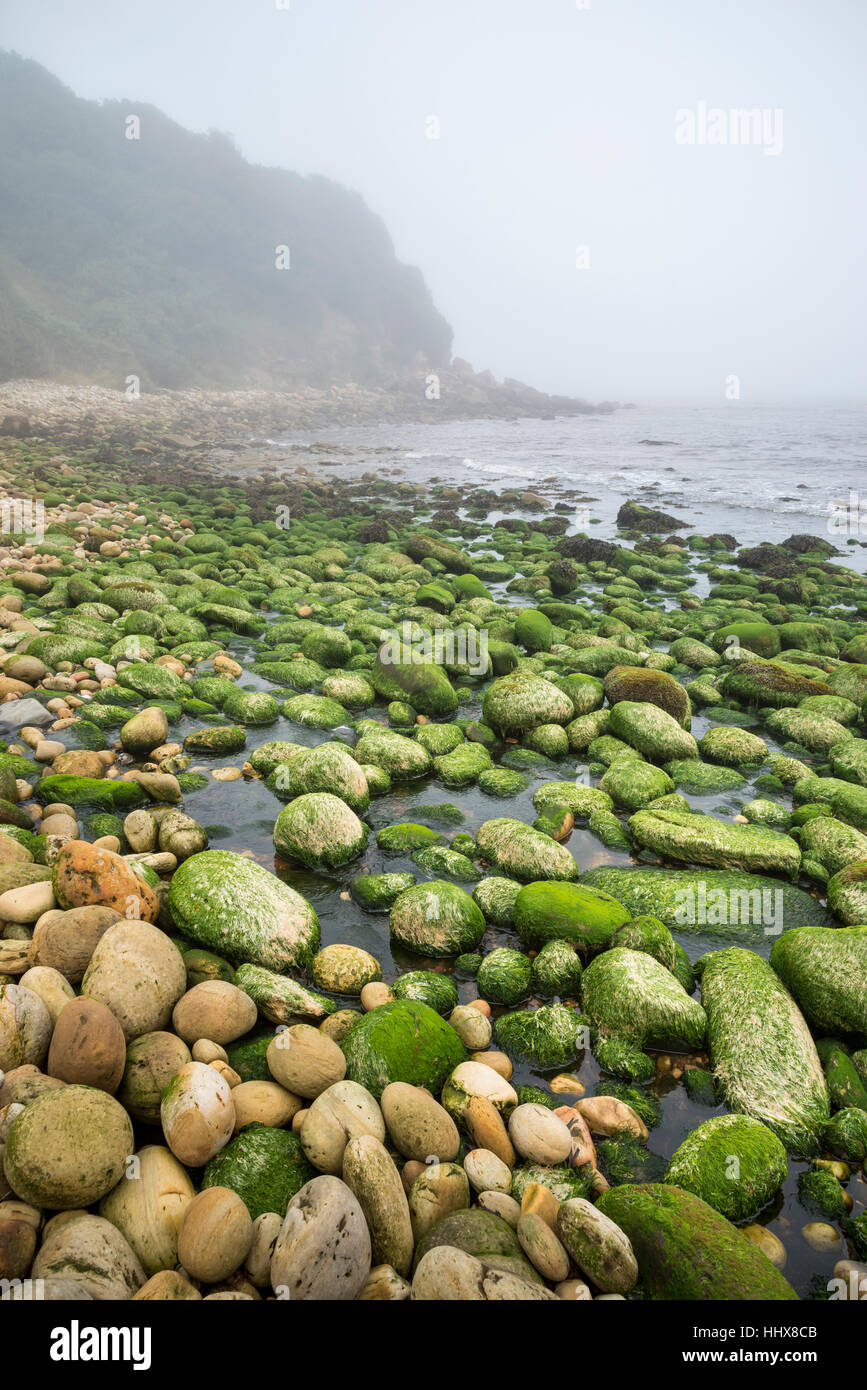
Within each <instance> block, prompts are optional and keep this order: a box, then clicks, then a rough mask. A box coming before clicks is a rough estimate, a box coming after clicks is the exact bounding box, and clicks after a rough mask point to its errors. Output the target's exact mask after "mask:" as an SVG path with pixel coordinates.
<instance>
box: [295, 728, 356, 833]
mask: <svg viewBox="0 0 867 1390" xmlns="http://www.w3.org/2000/svg"><path fill="white" fill-rule="evenodd" d="M282 790H284V791H286V792H288V793H289V794H290V795H292V796H302V795H304V794H305V793H309V792H330V793H331V794H332V795H333V796H339V797H340V799H341V801H345V802H346V805H347V806H349V808H350V809H351V810H352V811H354V812H355V813H356V815H359V816H362V815H364V812H365V811H366V810H367V808H368V806H369V805H370V793H369V791H368V789H367V778H366V777H365V775H364V773H363V772H362V770H361V768H360V767H359V765H358V763H357V762H356V761H355V758H354V757H353V756H352V754H351V753H350V751H349V749H348V748H347V747H346V745H345V744H344V743H320V744H318V745H317V746H316V747H315V748H306V749H304V750H303V751H302V752H300V753H298V754H297V755H296V756H294V757H293V758H292V759H291V761H290V762H288V763H286V764H284V776H283V787H282Z"/></svg>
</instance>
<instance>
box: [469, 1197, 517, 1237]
mask: <svg viewBox="0 0 867 1390" xmlns="http://www.w3.org/2000/svg"><path fill="white" fill-rule="evenodd" d="M476 1204H477V1205H478V1206H480V1207H481V1208H482V1211H490V1212H492V1213H493V1214H494V1216H501V1217H502V1218H503V1220H504V1221H508V1223H509V1225H510V1226H511V1228H512V1230H513V1231H516V1230H517V1229H518V1222H519V1221H520V1219H521V1208H520V1206H519V1205H518V1203H517V1202H516V1201H515V1199H514V1197H511V1196H509V1194H508V1192H480V1193H479V1195H478V1197H477V1198H476Z"/></svg>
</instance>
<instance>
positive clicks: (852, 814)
mask: <svg viewBox="0 0 867 1390" xmlns="http://www.w3.org/2000/svg"><path fill="white" fill-rule="evenodd" d="M792 796H793V798H794V800H795V803H796V804H797V805H804V804H806V803H810V804H813V803H816V804H818V805H820V806H830V807H831V810H832V811H833V812H834V815H835V816H836V817H837V819H838V820H841V821H845V823H846V824H847V825H853V826H854V827H855V829H856V830H861V831H863V832H864V834H867V787H861V786H857V785H856V784H854V783H852V782H847V781H845V780H843V779H842V778H839V777H816V776H814V775H813V774H810V775H809V776H807V777H802V778H800V780H799V781H797V782H796V783H795V785H794V788H793V791H792Z"/></svg>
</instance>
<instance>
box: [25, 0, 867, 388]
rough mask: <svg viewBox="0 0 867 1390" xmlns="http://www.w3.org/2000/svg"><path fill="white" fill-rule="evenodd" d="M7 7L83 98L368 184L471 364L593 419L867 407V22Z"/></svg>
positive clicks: (813, 16)
mask: <svg viewBox="0 0 867 1390" xmlns="http://www.w3.org/2000/svg"><path fill="white" fill-rule="evenodd" d="M5 10H6V12H5V13H4V20H5V23H4V28H3V37H2V43H3V45H4V46H5V47H7V48H11V49H13V50H15V51H16V52H18V53H20V54H21V55H22V56H23V57H27V58H32V59H34V60H35V61H37V62H39V63H41V64H43V65H44V66H45V67H46V68H48V70H49V71H50V72H52V73H53V74H55V75H56V76H57V77H58V78H59V79H60V80H61V81H62V82H63V83H64V84H65V85H67V86H68V87H70V88H71V89H72V91H73V92H75V93H76V95H79V96H82V97H86V98H88V99H91V100H93V99H102V100H107V99H113V100H117V99H123V100H127V101H129V102H130V110H131V113H133V114H134V112H135V103H136V102H138V103H147V104H149V105H153V106H156V107H158V108H159V109H160V110H162V111H163V112H165V114H166V115H168V116H169V117H170V118H171V119H172V120H174V121H177V122H178V123H179V124H181V125H182V126H185V127H187V128H189V129H191V130H194V131H207V130H219V131H223V132H226V133H227V134H229V135H230V136H231V138H232V140H233V143H234V144H235V146H236V148H237V149H238V151H239V152H240V153H241V154H242V155H243V156H244V158H245V159H247V160H249V161H251V162H252V163H254V164H257V165H264V166H272V167H280V168H285V169H289V170H293V171H296V172H298V173H301V174H305V175H306V174H320V175H323V176H324V177H327V178H329V179H332V180H335V181H337V182H339V183H340V184H343V185H345V186H347V187H349V188H350V189H354V190H357V191H358V192H359V193H360V194H361V196H362V197H363V198H364V200H365V202H366V203H367V205H368V207H369V208H370V209H371V211H372V212H373V213H374V214H376V215H378V216H380V217H382V219H383V220H384V222H385V225H386V227H387V230H388V232H389V234H390V236H391V238H392V240H393V242H394V245H395V250H396V254H397V256H398V257H399V259H400V260H401V261H403V262H406V263H408V264H410V265H414V266H417V267H418V268H419V269H420V271H421V273H422V275H423V276H424V278H425V281H426V283H427V285H428V287H429V289H430V291H431V294H432V296H433V300H434V303H435V305H436V307H437V309H438V310H439V311H440V312H441V313H442V314H443V315H444V317H445V318H446V319H447V320H448V322H449V323H450V324H451V325H452V328H453V329H454V342H453V352H454V355H455V356H458V357H462V358H465V359H467V360H469V361H470V362H472V364H473V366H474V367H475V368H476V369H477V370H482V369H486V368H487V369H490V370H492V371H493V372H494V373H495V375H496V376H497V377H498V378H501V379H502V378H504V377H513V378H518V379H520V380H523V381H526V382H529V383H530V384H531V385H533V386H535V387H538V388H539V389H541V390H544V391H549V392H554V393H563V394H568V395H573V396H581V397H584V398H586V399H589V400H602V399H616V400H620V401H635V402H637V403H639V404H651V403H660V404H662V403H665V404H668V403H684V404H707V405H725V404H727V403H728V402H730V401H731V402H732V403H739V404H750V405H765V404H767V405H770V404H773V403H789V404H807V403H810V402H813V401H815V402H822V403H832V402H839V403H846V404H855V403H860V402H862V401H863V396H864V391H863V384H862V375H863V374H862V372H861V371H860V370H859V366H858V364H859V362H860V361H862V360H863V356H864V348H865V342H864V328H863V314H862V313H861V312H860V309H861V303H860V302H859V301H862V300H863V289H864V269H863V264H862V261H861V257H860V245H859V236H858V233H859V231H860V227H859V221H860V220H861V219H860V218H859V216H858V214H859V213H863V203H864V192H863V181H862V182H860V183H859V181H858V179H857V172H856V170H857V166H856V163H855V159H856V150H857V127H858V115H859V114H860V113H861V104H862V103H863V97H862V96H861V95H860V94H859V92H858V90H857V86H856V83H857V81H858V73H857V71H856V63H857V46H858V45H857V36H858V34H859V33H860V34H861V35H862V36H863V32H864V28H865V26H864V18H863V14H861V13H859V11H858V8H857V7H856V5H855V4H852V3H845V2H844V0H837V3H833V4H832V5H831V6H830V10H831V11H833V12H834V13H835V15H836V23H833V24H832V23H830V22H829V18H830V16H829V10H828V9H825V10H824V11H822V13H821V14H819V13H818V12H816V13H813V12H806V11H799V12H794V13H793V12H792V10H791V7H784V6H783V5H782V4H780V3H776V0H771V2H770V3H766V4H764V5H763V6H762V7H761V13H760V14H756V13H754V12H753V11H751V10H750V9H748V7H747V6H746V4H744V3H740V2H739V3H736V4H734V5H732V6H729V7H728V8H727V12H726V14H725V15H724V16H723V15H716V14H710V13H707V12H705V13H701V12H698V13H695V12H694V7H689V6H687V5H685V4H684V3H681V0H672V3H670V4H666V5H663V6H661V7H658V8H657V9H655V10H654V11H653V14H652V16H650V18H648V14H647V11H646V8H642V7H641V6H640V5H638V4H637V3H633V2H632V0H624V3H622V4H620V5H609V4H605V3H603V2H602V0H590V3H589V4H584V5H574V6H572V5H569V4H565V3H564V4H558V5H555V6H551V7H548V8H547V9H546V11H545V12H544V13H539V12H538V11H533V12H532V24H530V23H528V22H527V21H528V19H529V17H530V11H529V10H528V8H527V7H526V6H525V5H523V4H521V3H518V0H501V3H499V4H497V5H494V4H492V3H488V0H480V3H478V4H475V5H474V6H473V7H472V13H471V14H462V13H461V12H460V11H461V7H460V6H457V5H454V4H447V5H445V6H440V7H438V9H437V11H436V13H427V12H426V11H423V10H422V11H416V12H415V13H413V14H412V15H410V14H408V13H406V7H405V6H403V7H402V6H400V5H399V4H396V3H395V2H394V0H373V3H371V4H369V5H366V6H365V7H363V12H358V7H352V6H351V5H349V4H348V3H346V0H329V3H327V4H324V5H320V6H319V7H318V8H317V9H316V10H314V9H313V7H312V5H310V4H307V3H305V0H292V3H291V5H287V6H284V7H281V6H280V4H279V2H278V3H275V4H273V6H272V5H267V6H263V7H262V8H260V9H259V10H258V11H255V12H253V13H249V12H247V11H244V12H243V13H242V10H241V7H240V6H239V5H238V4H236V3H215V4H208V5H203V4H201V3H199V0H193V3H190V4H188V5H186V6H185V7H184V14H183V18H182V20H180V21H179V20H178V17H177V15H176V14H175V13H174V12H173V10H172V7H171V6H168V5H167V4H165V3H164V0H155V3H153V4H152V5H151V6H150V7H149V10H148V15H147V20H146V22H142V21H140V20H139V19H138V18H137V16H135V15H129V16H122V17H120V18H118V16H117V15H116V13H114V12H113V10H112V7H110V6H108V5H106V4H105V3H104V0H91V2H90V3H87V4H83V5H79V6H77V7H76V11H77V12H76V13H75V14H73V13H67V12H65V11H64V9H63V7H62V6H60V5H58V4H57V3H56V0H46V3H45V4H43V5H41V6H40V7H39V11H38V13H37V12H32V13H26V12H21V11H19V12H18V13H15V12H14V9H13V7H11V6H7V7H5ZM10 11H12V12H11V13H10ZM846 29H848V30H849V31H850V34H851V39H852V42H851V43H841V42H840V35H841V32H842V31H845V30H846ZM167 36H171V42H170V43H168V42H167ZM328 74H333V76H334V79H335V80H333V81H329V80H328ZM214 235H215V237H219V228H215V230H214ZM859 291H860V294H859ZM733 381H735V382H736V387H735V388H732V386H731V383H732V382H733ZM733 392H734V393H733Z"/></svg>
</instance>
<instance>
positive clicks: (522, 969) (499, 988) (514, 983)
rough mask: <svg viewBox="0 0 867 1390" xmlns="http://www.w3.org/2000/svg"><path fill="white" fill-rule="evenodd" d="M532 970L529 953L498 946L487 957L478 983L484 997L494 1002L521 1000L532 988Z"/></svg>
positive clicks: (480, 969) (478, 975) (477, 980)
mask: <svg viewBox="0 0 867 1390" xmlns="http://www.w3.org/2000/svg"><path fill="white" fill-rule="evenodd" d="M532 973H533V966H532V964H531V961H530V958H529V956H525V955H524V954H523V952H522V951H513V950H511V949H510V948H509V947H508V946H498V947H496V949H495V950H493V951H489V952H488V954H487V955H486V956H484V957H483V959H482V964H481V966H480V967H479V972H478V974H477V975H476V984H477V986H478V990H479V994H480V995H481V997H482V999H489V1000H490V1001H491V1003H493V1004H517V1003H519V1002H520V1000H522V999H525V998H526V997H527V995H528V994H529V992H530V978H531V975H532Z"/></svg>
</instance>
